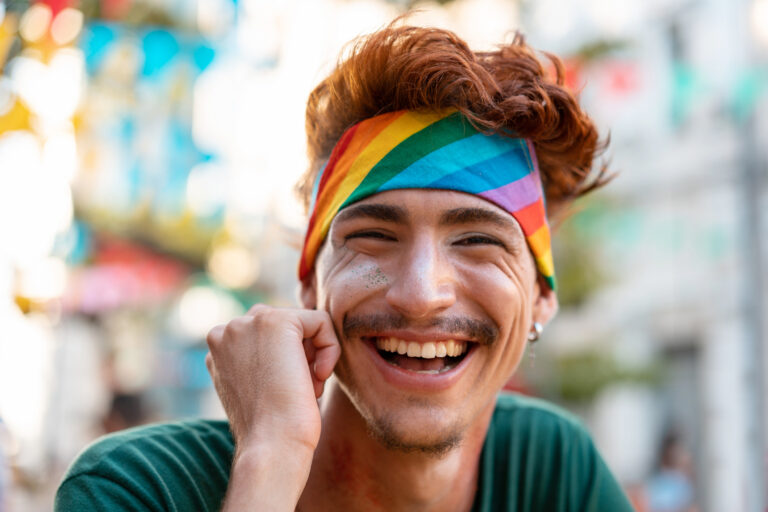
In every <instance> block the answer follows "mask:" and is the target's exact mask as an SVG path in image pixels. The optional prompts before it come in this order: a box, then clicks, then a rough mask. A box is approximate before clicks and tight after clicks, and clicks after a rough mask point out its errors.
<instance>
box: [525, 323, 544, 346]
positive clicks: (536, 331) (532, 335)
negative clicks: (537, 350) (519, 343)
mask: <svg viewBox="0 0 768 512" xmlns="http://www.w3.org/2000/svg"><path fill="white" fill-rule="evenodd" d="M542 331H544V326H543V325H541V324H540V323H539V322H533V327H531V330H530V332H529V333H528V341H530V342H531V343H533V342H535V341H538V340H539V338H540V337H541V333H542Z"/></svg>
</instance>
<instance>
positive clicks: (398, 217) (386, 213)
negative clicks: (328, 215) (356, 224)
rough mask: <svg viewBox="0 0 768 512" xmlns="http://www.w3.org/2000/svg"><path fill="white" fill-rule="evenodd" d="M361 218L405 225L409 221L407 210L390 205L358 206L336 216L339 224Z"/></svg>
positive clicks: (345, 209) (344, 210) (342, 211)
mask: <svg viewBox="0 0 768 512" xmlns="http://www.w3.org/2000/svg"><path fill="white" fill-rule="evenodd" d="M360 218H366V219H374V220H381V221H385V222H395V223H397V224H405V223H406V221H407V220H408V212H407V211H406V210H405V208H402V207H400V206H391V205H388V204H356V205H352V206H350V207H348V208H344V209H343V210H341V211H340V212H339V214H338V215H336V220H337V222H344V221H347V220H352V219H360Z"/></svg>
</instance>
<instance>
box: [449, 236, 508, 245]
mask: <svg viewBox="0 0 768 512" xmlns="http://www.w3.org/2000/svg"><path fill="white" fill-rule="evenodd" d="M456 244H457V245H498V246H499V247H505V245H504V244H503V243H501V242H500V241H499V240H497V239H495V238H491V237H487V236H480V235H473V236H468V237H466V238H462V239H461V240H459V241H457V242H456Z"/></svg>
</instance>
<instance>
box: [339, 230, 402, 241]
mask: <svg viewBox="0 0 768 512" xmlns="http://www.w3.org/2000/svg"><path fill="white" fill-rule="evenodd" d="M353 238H376V239H379V240H394V239H393V238H392V237H391V236H388V235H385V234H384V233H379V232H378V231H360V232H357V233H350V234H348V235H347V236H345V237H344V240H352V239H353Z"/></svg>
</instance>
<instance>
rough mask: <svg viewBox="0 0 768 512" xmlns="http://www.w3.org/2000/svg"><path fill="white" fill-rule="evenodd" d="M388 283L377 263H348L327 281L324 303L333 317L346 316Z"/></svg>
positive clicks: (338, 267) (333, 273)
mask: <svg viewBox="0 0 768 512" xmlns="http://www.w3.org/2000/svg"><path fill="white" fill-rule="evenodd" d="M387 283H388V278H387V275H386V273H385V272H384V271H383V270H382V269H381V267H379V266H378V265H376V264H375V263H372V262H370V263H366V262H362V263H356V262H354V261H350V262H346V264H344V265H339V266H337V267H336V268H335V269H334V270H333V272H332V273H331V274H330V275H329V276H328V277H327V278H326V279H325V281H324V286H323V289H324V294H323V295H324V297H323V303H324V304H325V307H326V309H327V310H328V311H329V312H330V313H331V315H332V316H334V315H337V314H338V315H344V314H345V313H347V312H349V311H350V310H351V309H353V308H354V307H355V306H356V305H357V304H360V303H361V302H363V301H365V300H366V299H367V298H369V297H370V296H371V295H373V294H375V293H376V292H377V291H378V290H379V289H381V288H382V287H386V285H387Z"/></svg>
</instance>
